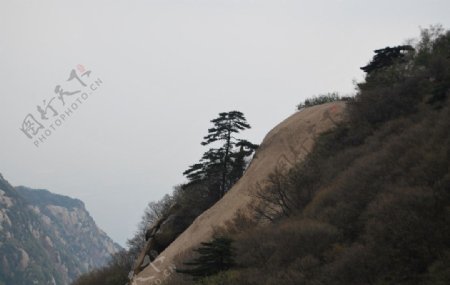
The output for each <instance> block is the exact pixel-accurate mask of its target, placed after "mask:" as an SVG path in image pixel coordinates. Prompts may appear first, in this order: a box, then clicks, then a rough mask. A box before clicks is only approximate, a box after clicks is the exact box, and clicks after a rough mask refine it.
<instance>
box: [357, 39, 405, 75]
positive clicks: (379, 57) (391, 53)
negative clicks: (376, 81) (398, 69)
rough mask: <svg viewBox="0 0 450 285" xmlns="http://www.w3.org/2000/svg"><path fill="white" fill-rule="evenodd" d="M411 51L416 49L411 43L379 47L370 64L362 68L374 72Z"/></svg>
mask: <svg viewBox="0 0 450 285" xmlns="http://www.w3.org/2000/svg"><path fill="white" fill-rule="evenodd" d="M410 51H414V48H413V47H412V46H410V45H402V46H396V47H385V48H383V49H377V50H375V51H374V52H375V56H374V57H373V59H372V61H371V62H370V63H369V64H368V65H366V66H364V67H361V69H362V70H363V71H364V72H366V73H372V72H374V71H377V70H380V69H382V68H385V67H388V66H391V65H393V64H395V63H396V62H398V61H400V60H402V59H403V58H404V57H405V54H406V53H407V52H410Z"/></svg>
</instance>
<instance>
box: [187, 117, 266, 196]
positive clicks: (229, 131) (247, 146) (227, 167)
mask: <svg viewBox="0 0 450 285" xmlns="http://www.w3.org/2000/svg"><path fill="white" fill-rule="evenodd" d="M211 122H212V123H213V125H214V126H213V127H212V128H210V129H208V135H206V136H205V137H204V138H203V139H204V140H203V142H202V143H201V144H202V145H204V146H206V145H212V144H218V143H221V144H220V145H219V147H218V148H211V149H209V150H208V151H207V152H205V153H204V154H203V156H202V159H201V160H200V162H199V163H196V164H193V165H191V166H190V167H189V169H188V170H186V171H185V172H184V173H183V174H184V175H186V177H187V178H188V179H189V182H190V183H199V182H203V181H206V180H207V181H208V182H209V184H210V185H212V187H214V188H215V189H213V190H212V191H213V192H216V193H217V194H216V196H217V197H218V198H221V197H222V196H223V195H224V194H225V192H226V191H228V190H229V189H230V188H231V186H232V185H233V183H235V182H236V181H237V180H238V179H239V178H240V177H241V176H242V174H243V171H244V169H245V158H246V157H249V156H250V155H252V154H253V152H254V151H255V149H256V148H257V147H258V146H257V145H255V144H252V143H250V142H248V141H246V140H241V139H237V138H236V137H235V135H236V134H238V133H239V132H240V131H243V130H246V129H249V128H250V125H249V124H248V123H247V120H246V119H245V116H244V114H243V113H241V112H239V111H231V112H223V113H219V117H217V118H216V119H213V120H212V121H211Z"/></svg>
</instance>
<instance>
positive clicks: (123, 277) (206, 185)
mask: <svg viewBox="0 0 450 285" xmlns="http://www.w3.org/2000/svg"><path fill="white" fill-rule="evenodd" d="M211 123H212V125H213V126H212V127H211V128H210V129H208V133H207V135H206V136H205V137H204V138H203V141H202V142H201V144H202V145H203V146H207V147H209V149H207V150H206V151H205V153H204V154H203V156H202V157H201V159H200V161H199V162H198V163H195V164H193V165H191V166H189V168H188V169H187V170H186V171H185V172H184V175H185V176H186V178H187V180H188V181H187V182H186V183H184V184H181V185H178V186H175V187H174V190H173V192H172V194H170V195H165V196H164V197H163V198H162V199H161V200H159V201H157V202H150V203H149V204H148V206H147V207H146V209H145V211H144V215H143V217H142V219H141V221H140V223H139V225H138V229H137V231H136V233H135V235H134V236H133V237H132V238H131V239H129V240H128V242H127V245H128V249H127V250H126V251H124V252H120V253H118V254H116V255H114V256H113V257H112V260H111V262H110V264H109V265H108V266H106V267H105V268H101V269H98V270H94V271H93V272H90V273H88V274H85V275H83V276H81V277H80V278H79V279H78V280H76V281H75V282H74V283H73V285H93V284H95V285H100V284H108V285H116V284H117V285H123V284H125V283H126V282H127V280H128V276H129V273H130V271H131V270H132V267H133V266H134V261H135V260H136V259H137V257H138V255H139V254H140V253H141V251H142V250H143V248H144V246H145V242H146V237H145V233H146V230H147V229H148V228H149V227H150V226H152V225H153V224H154V223H156V222H157V221H158V220H159V219H161V218H162V217H165V216H167V214H168V212H169V211H170V209H171V207H172V206H173V205H177V207H176V213H175V214H174V217H175V218H174V219H172V223H171V224H170V226H169V227H165V228H164V234H163V235H161V236H163V238H160V239H158V242H157V243H156V246H157V248H154V249H153V250H154V251H155V252H161V251H162V250H164V248H165V247H167V246H168V245H169V244H170V242H172V240H173V239H174V238H176V237H177V236H178V235H179V234H181V233H182V232H183V231H184V230H185V229H186V228H187V227H188V226H189V225H190V224H191V223H192V222H193V221H194V220H195V218H196V217H198V216H199V215H200V214H201V213H203V212H204V211H205V210H206V209H208V208H209V207H211V206H212V205H213V204H214V203H216V202H217V201H218V200H219V199H220V198H222V197H223V195H224V194H225V193H226V192H227V191H228V190H229V189H230V188H231V187H232V186H233V184H234V183H236V181H237V180H238V179H239V178H240V177H241V176H242V175H243V173H244V171H245V169H246V167H247V164H248V162H249V160H250V158H251V156H252V155H253V154H254V152H255V150H256V148H257V147H258V146H257V145H255V144H253V143H251V142H249V141H248V140H245V139H242V138H239V137H238V135H239V134H240V133H241V132H242V131H245V130H247V129H250V125H249V124H248V123H247V120H246V118H245V116H244V114H243V113H242V112H239V111H230V112H223V113H219V115H218V117H217V118H215V119H213V120H212V121H211ZM172 210H173V209H172ZM172 212H173V211H172ZM224 243H225V244H226V243H227V240H226V239H224V240H218V241H215V242H213V243H212V246H213V248H216V247H217V246H219V245H220V244H224ZM204 246H206V247H207V246H208V244H205V245H204ZM200 250H201V251H203V249H200ZM220 266H221V265H219V267H220ZM212 270H213V269H212Z"/></svg>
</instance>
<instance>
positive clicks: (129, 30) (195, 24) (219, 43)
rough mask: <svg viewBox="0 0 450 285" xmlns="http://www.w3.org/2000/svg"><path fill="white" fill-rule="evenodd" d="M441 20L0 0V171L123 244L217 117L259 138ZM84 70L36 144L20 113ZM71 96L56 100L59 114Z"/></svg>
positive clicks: (247, 4)
mask: <svg viewBox="0 0 450 285" xmlns="http://www.w3.org/2000/svg"><path fill="white" fill-rule="evenodd" d="M449 15H450V1H448V0H426V1H425V0H423V1H412V0H408V1H406V0H405V1H395V0H389V1H385V0H379V1H361V0H348V1H346V0H341V1H338V0H334V1H284V0H273V1H256V0H255V1H250V0H239V1H238V0H235V1H233V0H221V1H219V0H217V1H216V0H190V1H188V0H185V1H181V0H178V1H177V0H160V1H151V0H145V1H132V0H126V1H125V0H124V1H113V0H108V1H106V0H105V1H93V0H89V1H80V0H79V1H61V0H54V1H48V0H47V1H44V0H41V1H22V0H0V78H1V84H0V129H1V134H2V136H1V139H0V158H1V164H0V172H1V173H3V175H4V177H5V178H6V179H8V180H9V181H10V182H11V183H12V184H13V185H26V186H29V187H33V188H46V189H49V190H50V191H52V192H55V193H60V194H64V195H69V196H72V197H76V198H79V199H81V200H83V201H84V202H85V204H86V206H87V208H88V210H89V211H90V213H91V214H92V216H93V217H94V219H95V220H96V222H97V224H98V225H99V226H100V227H101V228H102V229H104V230H105V231H106V232H107V233H108V234H109V235H110V236H111V237H112V238H113V239H114V240H116V241H117V242H119V243H121V244H122V245H124V243H125V241H126V239H127V238H130V237H131V236H132V234H133V232H134V230H135V229H136V224H137V223H138V222H139V220H140V216H141V215H142V213H143V210H144V208H145V206H146V204H147V203H148V202H149V201H152V200H157V199H159V198H161V197H162V196H163V195H164V194H165V193H169V192H171V191H172V186H173V185H176V184H179V183H181V182H183V181H184V178H183V176H182V175H181V173H182V172H183V171H184V170H185V169H186V168H187V167H188V166H189V165H190V164H192V163H194V162H196V161H197V160H198V159H199V158H200V156H201V154H202V153H203V151H204V149H203V148H202V147H201V146H200V141H201V140H202V137H203V136H204V135H205V133H206V131H207V128H208V127H209V120H210V119H212V118H214V117H215V116H216V115H217V114H218V113H219V112H221V111H229V110H233V109H237V110H240V111H242V112H244V113H245V115H246V117H247V119H248V121H249V123H250V124H251V125H252V126H253V129H252V130H249V131H247V132H246V133H245V135H244V136H245V137H246V138H248V139H250V140H251V141H253V142H255V143H260V142H261V140H262V138H263V137H264V135H265V134H266V133H267V132H268V131H269V130H270V129H271V128H272V127H274V126H275V125H276V124H277V123H279V122H280V121H281V120H283V119H284V118H286V117H287V116H289V115H290V114H291V113H293V112H294V111H295V106H296V104H298V103H299V102H300V101H301V100H302V99H304V98H306V97H310V96H311V95H316V94H319V93H324V92H330V91H339V92H341V93H344V94H345V93H352V92H353V91H354V86H353V83H352V80H354V79H361V78H362V73H361V71H360V70H359V67H360V66H363V65H364V64H366V63H367V62H368V61H369V60H370V59H371V57H372V50H374V49H377V48H382V47H385V46H387V45H397V44H402V43H403V41H404V40H406V39H408V38H412V37H416V36H417V35H418V34H419V26H422V27H427V26H429V25H430V24H436V23H441V24H443V26H444V27H446V28H449V27H450V17H449ZM80 64H81V65H83V66H84V67H85V69H86V70H90V71H91V73H90V76H89V77H88V76H86V75H85V76H82V77H80V79H81V80H82V81H83V82H84V83H87V82H93V80H94V79H97V78H100V79H101V81H102V84H101V85H100V86H98V88H97V89H96V90H95V91H93V90H88V89H82V91H83V90H86V91H89V92H90V93H91V94H90V95H89V97H88V98H87V99H86V100H84V99H78V100H80V101H81V103H79V102H78V103H77V106H78V109H76V110H73V112H72V113H71V114H70V117H68V118H66V119H65V120H64V121H63V122H60V125H59V126H57V127H55V130H52V133H51V135H50V136H49V137H48V138H47V139H46V141H45V142H44V143H41V144H40V146H39V147H36V146H35V145H34V144H33V141H34V140H33V139H29V138H28V137H27V136H26V135H25V134H24V132H22V131H21V130H20V128H21V127H22V123H23V121H24V119H25V117H26V116H27V115H28V114H32V115H33V116H34V117H35V119H40V120H42V119H41V118H40V113H39V112H38V111H37V106H41V107H42V106H45V105H43V104H44V102H43V101H44V100H46V103H48V102H49V100H51V99H52V98H54V97H55V96H56V94H55V92H54V90H55V87H56V86H57V85H61V88H63V89H64V90H65V91H74V90H76V89H80V88H78V87H80V86H81V85H76V84H79V82H78V81H77V80H76V79H74V80H71V81H67V79H68V78H69V75H70V72H71V70H72V69H75V70H76V72H77V75H78V76H80V73H81V72H82V70H81V69H80V70H77V69H76V67H77V65H80ZM89 86H90V85H88V87H86V88H89ZM75 87H77V88H75ZM80 94H81V92H80V93H78V94H75V95H73V97H70V96H68V95H67V94H66V95H67V96H62V99H64V98H65V103H66V105H65V106H63V105H62V100H61V99H59V98H56V99H54V100H53V101H52V104H54V105H53V106H54V109H55V111H56V112H57V113H58V116H59V115H60V114H61V113H64V111H65V110H66V109H67V108H69V107H70V106H72V105H71V103H72V102H75V101H74V100H75V98H76V97H77V96H78V97H79V95H80ZM47 111H48V113H47V116H48V118H50V119H49V120H51V119H55V118H58V116H53V115H54V113H53V112H52V111H51V110H50V109H47ZM49 120H47V121H46V122H49ZM39 131H40V132H42V131H43V130H39Z"/></svg>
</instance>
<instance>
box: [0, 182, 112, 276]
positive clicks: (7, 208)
mask: <svg viewBox="0 0 450 285" xmlns="http://www.w3.org/2000/svg"><path fill="white" fill-rule="evenodd" d="M118 250H120V246H118V245H117V244H115V243H114V242H113V241H112V240H111V239H110V238H109V237H108V236H107V235H106V234H105V233H104V232H103V231H101V230H100V229H99V228H98V227H97V226H96V224H95V222H94V220H93V219H92V217H91V216H90V215H89V213H88V212H87V211H86V209H85V207H84V204H83V202H81V201H80V200H77V199H72V198H69V197H66V196H62V195H56V194H53V193H50V192H49V191H47V190H35V189H30V188H26V187H22V186H20V187H12V186H11V185H10V184H9V183H8V182H7V181H6V180H5V179H4V178H3V177H2V176H1V175H0V285H6V284H7V285H10V284H14V285H29V284H56V285H66V284H69V283H70V282H71V281H72V280H73V279H75V278H76V277H78V276H79V275H80V274H82V273H84V272H87V271H88V270H91V269H93V268H97V267H99V266H102V265H104V264H105V263H106V262H107V261H108V259H109V257H110V255H111V254H112V253H114V252H116V251H118Z"/></svg>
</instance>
